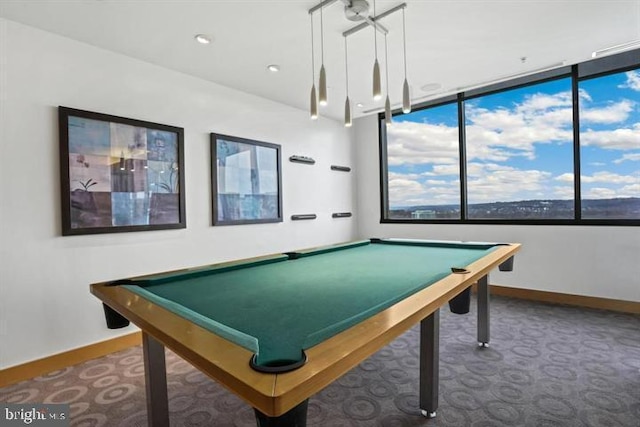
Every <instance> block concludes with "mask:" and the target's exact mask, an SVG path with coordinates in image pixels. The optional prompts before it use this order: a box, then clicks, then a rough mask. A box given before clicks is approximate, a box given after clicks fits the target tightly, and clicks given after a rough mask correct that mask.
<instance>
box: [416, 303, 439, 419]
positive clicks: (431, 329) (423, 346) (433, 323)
mask: <svg viewBox="0 0 640 427" xmlns="http://www.w3.org/2000/svg"><path fill="white" fill-rule="evenodd" d="M439 364H440V309H438V310H436V311H434V312H433V313H431V315H429V317H427V318H425V319H423V320H422V321H421V322H420V410H421V412H422V415H424V416H425V417H427V418H433V417H435V416H436V409H438V384H439V382H440V373H439V372H438V368H439V367H438V365H439Z"/></svg>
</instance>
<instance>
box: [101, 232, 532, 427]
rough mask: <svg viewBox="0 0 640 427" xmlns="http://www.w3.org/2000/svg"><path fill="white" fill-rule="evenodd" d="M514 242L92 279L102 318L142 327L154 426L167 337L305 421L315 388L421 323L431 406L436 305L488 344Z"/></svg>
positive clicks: (259, 399)
mask: <svg viewBox="0 0 640 427" xmlns="http://www.w3.org/2000/svg"><path fill="white" fill-rule="evenodd" d="M519 249H520V245H519V244H517V243H510V244H502V243H473V242H447V241H427V240H413V239H370V240H363V241H357V242H349V243H343V244H337V245H332V246H327V247H320V248H313V249H307V250H301V251H291V252H286V253H282V254H275V255H269V256H264V257H259V258H251V259H246V260H239V261H233V262H226V263H221V264H213V265H208V266H201V267H197V268H189V269H184V270H177V271H169V272H164V273H156V274H150V275H145V276H138V277H134V278H127V279H120V280H114V281H109V282H103V283H96V284H92V285H91V292H92V293H93V294H94V295H95V296H96V297H98V298H99V299H100V300H102V302H103V307H104V311H105V315H106V319H107V325H108V326H109V327H111V328H118V327H124V326H127V325H128V324H129V322H133V323H134V324H136V325H137V326H138V327H140V329H141V330H142V337H143V351H144V361H145V379H146V392H147V410H148V419H149V425H152V426H154V427H158V426H167V425H169V416H168V402H167V385H166V384H167V383H166V371H165V360H164V347H165V346H166V347H168V348H170V349H171V350H173V351H174V352H175V353H176V354H178V355H179V356H181V357H182V358H184V359H185V360H187V361H189V362H190V363H191V364H193V365H194V366H196V367H197V368H198V369H200V370H202V371H203V372H204V373H206V374H207V375H208V376H209V377H211V378H213V379H214V380H216V381H217V382H219V383H220V384H222V385H223V386H225V387H226V388H227V389H229V390H230V391H232V392H233V393H235V394H236V395H238V396H239V397H240V398H242V399H244V400H245V401H246V402H247V403H248V404H250V405H251V406H253V408H254V409H255V413H256V419H257V423H258V426H274V427H275V426H304V425H306V412H307V401H308V398H309V397H310V396H312V395H313V394H315V393H317V392H319V391H320V390H322V389H323V388H324V387H326V386H327V385H329V384H330V383H332V382H333V381H335V380H336V379H338V378H339V377H340V376H342V375H343V374H345V373H346V372H348V371H349V370H350V369H352V368H353V367H355V366H356V365H358V364H359V363H360V362H362V361H363V360H364V359H366V358H367V357H369V356H370V355H372V354H373V353H375V352H376V351H377V350H379V349H380V348H382V347H384V346H385V345H387V344H388V343H389V342H391V341H392V340H393V339H394V338H396V337H398V336H399V335H400V334H402V333H403V332H405V331H406V330H408V329H409V328H410V327H412V326H413V325H414V324H416V323H418V322H420V324H421V328H420V408H421V410H422V413H423V414H424V415H425V416H429V417H431V416H435V412H436V409H437V406H438V363H439V359H438V353H439V349H438V343H439V308H440V306H442V305H443V304H444V303H446V302H449V305H450V308H451V309H452V311H454V312H457V313H465V312H468V310H469V293H470V286H471V285H472V284H474V283H477V284H478V287H477V288H478V342H479V344H480V345H485V346H486V345H488V342H489V288H488V274H489V272H490V271H491V270H492V269H494V268H496V267H499V268H500V269H501V270H503V271H510V270H511V269H512V268H513V258H514V254H515V253H516V252H517V251H518V250H519Z"/></svg>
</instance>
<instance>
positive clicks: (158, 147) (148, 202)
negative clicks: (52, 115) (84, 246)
mask: <svg viewBox="0 0 640 427" xmlns="http://www.w3.org/2000/svg"><path fill="white" fill-rule="evenodd" d="M58 123H59V132H60V188H61V199H62V235H63V236H69V235H79V234H100V233H122V232H130V231H148V230H165V229H179V228H185V227H186V226H187V222H186V216H185V189H184V129H183V128H179V127H175V126H168V125H163V124H158V123H152V122H147V121H142V120H134V119H129V118H124V117H118V116H112V115H108V114H102V113H96V112H92V111H84V110H77V109H73V108H68V107H62V106H60V107H58Z"/></svg>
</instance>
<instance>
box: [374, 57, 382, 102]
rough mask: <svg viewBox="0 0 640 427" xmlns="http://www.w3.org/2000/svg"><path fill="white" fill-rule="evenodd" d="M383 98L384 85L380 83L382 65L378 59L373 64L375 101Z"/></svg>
mask: <svg viewBox="0 0 640 427" xmlns="http://www.w3.org/2000/svg"><path fill="white" fill-rule="evenodd" d="M380 98H382V84H381V83H380V64H379V63H378V59H377V58H376V62H374V63H373V99H375V100H376V101H377V100H379V99H380Z"/></svg>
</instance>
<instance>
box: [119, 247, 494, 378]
mask: <svg viewBox="0 0 640 427" xmlns="http://www.w3.org/2000/svg"><path fill="white" fill-rule="evenodd" d="M494 247H495V246H494V245H493V244H446V243H441V242H435V243H429V242H423V241H381V242H369V241H364V242H358V243H354V244H349V245H343V246H339V247H331V248H326V249H318V250H312V251H306V252H299V253H296V254H295V255H294V256H293V258H296V257H297V258H296V259H289V257H287V256H275V257H273V258H271V259H268V260H262V261H260V262H257V263H252V262H246V263H239V264H237V265H235V266H231V267H228V266H227V267H223V268H216V267H215V266H214V267H212V268H207V269H202V270H196V271H193V272H187V273H178V274H176V273H174V274H168V275H158V276H157V277H151V278H146V279H144V280H141V281H140V282H138V284H132V285H126V287H127V288H129V289H130V290H131V291H133V292H135V293H137V294H139V295H141V296H143V297H145V298H148V299H150V300H152V301H154V302H155V303H157V304H159V305H161V306H163V307H165V308H167V309H169V310H171V311H173V312H175V313H176V314H179V315H181V316H183V317H185V318H187V319H189V320H191V321H193V322H195V323H197V324H198V325H200V326H202V327H204V328H207V329H209V330H211V331H212V332H214V333H216V334H219V335H221V336H223V337H225V338H227V339H229V340H231V341H233V342H235V343H237V344H238V345H241V346H244V347H245V348H247V349H249V350H251V351H253V352H255V353H256V355H257V359H256V362H257V363H258V364H259V365H265V366H270V365H277V364H279V363H283V362H284V361H286V362H292V361H297V360H300V359H301V358H302V357H303V356H302V351H303V350H304V349H306V348H309V347H312V346H314V345H316V344H318V343H320V342H322V341H323V340H326V339H327V338H329V337H331V336H333V335H335V334H337V333H339V332H341V331H343V330H345V329H347V328H349V327H351V326H353V325H355V324H357V323H358V322H360V321H362V320H364V319H366V318H368V317H370V316H372V315H374V314H376V313H378V312H380V311H382V310H384V309H386V308H388V307H390V306H391V305H393V304H394V303H396V302H398V301H400V300H402V299H404V298H406V297H408V296H409V295H411V294H413V293H415V292H417V291H419V290H421V289H423V288H425V287H426V286H429V285H430V284H432V283H434V282H436V281H438V280H439V279H441V278H443V277H445V276H447V275H448V274H450V273H451V267H465V266H467V265H469V264H471V263H472V262H474V261H476V260H478V259H480V258H481V257H483V256H484V255H485V254H486V253H487V252H489V251H491V250H493V248H494Z"/></svg>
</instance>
